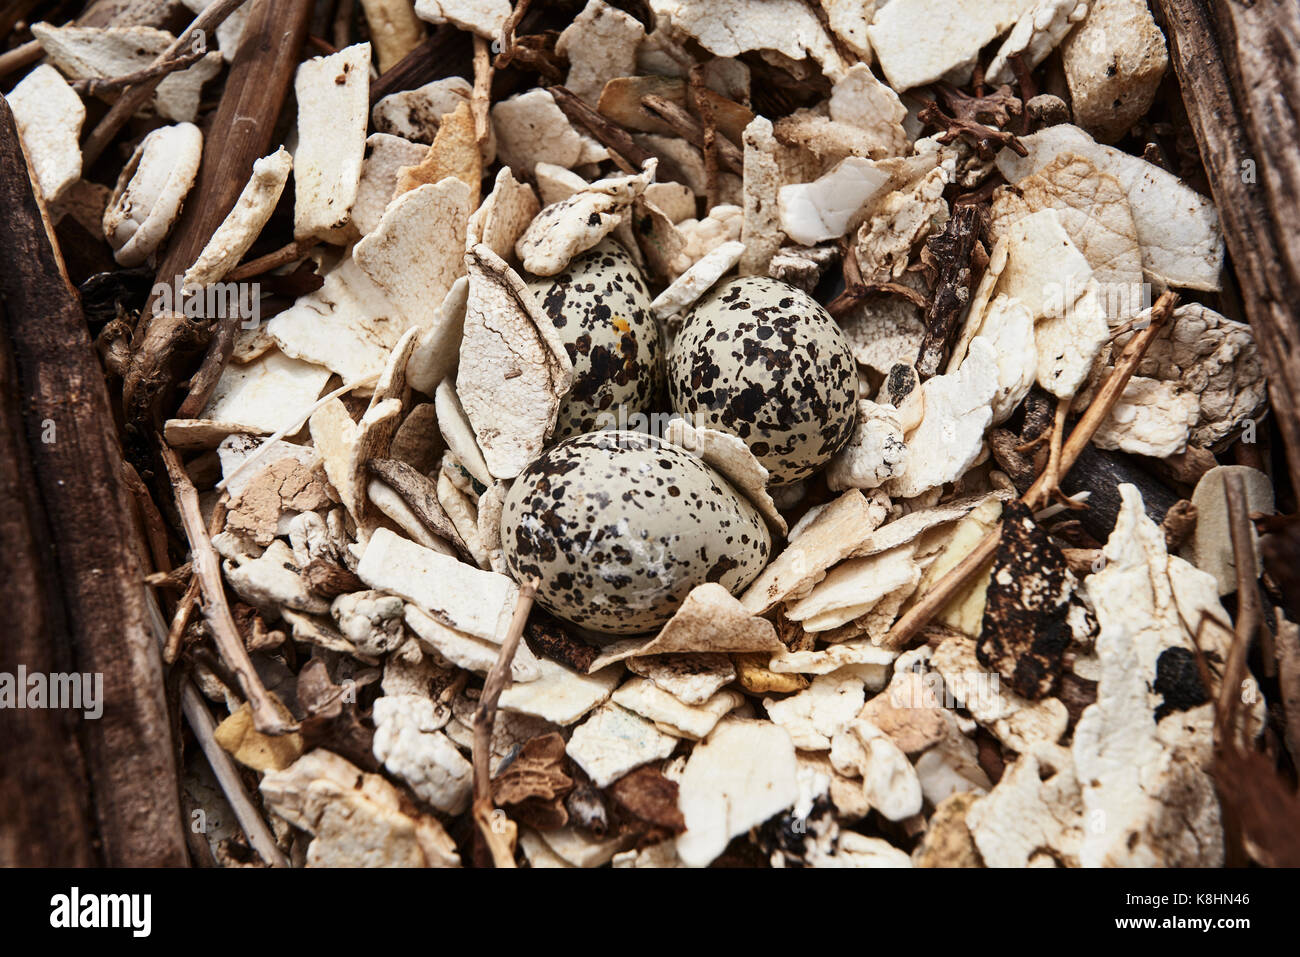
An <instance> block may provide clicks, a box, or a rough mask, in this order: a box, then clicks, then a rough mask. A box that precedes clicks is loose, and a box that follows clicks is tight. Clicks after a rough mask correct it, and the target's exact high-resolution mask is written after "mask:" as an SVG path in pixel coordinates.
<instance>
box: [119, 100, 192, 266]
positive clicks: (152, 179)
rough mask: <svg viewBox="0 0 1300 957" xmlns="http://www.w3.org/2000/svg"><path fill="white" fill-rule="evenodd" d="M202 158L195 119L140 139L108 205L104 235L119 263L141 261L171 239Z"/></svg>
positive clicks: (130, 263)
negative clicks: (171, 232) (170, 235)
mask: <svg viewBox="0 0 1300 957" xmlns="http://www.w3.org/2000/svg"><path fill="white" fill-rule="evenodd" d="M202 157H203V134H202V133H200V132H199V128H198V127H197V126H195V125H194V124H193V123H177V124H176V125H175V126H163V127H159V128H158V129H156V130H154V131H153V132H152V133H150V134H149V135H148V136H146V137H145V138H144V139H143V140H141V141H140V145H139V146H137V147H136V148H135V152H134V153H133V154H131V158H130V160H128V161H127V164H126V166H125V167H123V168H122V172H121V174H120V175H119V176H118V178H117V188H116V189H114V190H113V196H112V199H111V200H110V201H109V204H108V206H107V207H106V208H105V210H104V238H105V239H107V240H108V243H109V245H110V246H112V247H113V258H114V259H116V260H117V261H118V264H119V265H122V266H139V265H140V264H141V263H143V262H144V261H145V260H147V259H148V258H149V257H150V256H151V255H152V254H153V251H154V250H155V249H157V248H158V247H159V246H160V245H161V244H162V241H163V240H164V239H166V238H167V234H168V232H170V231H171V228H172V225H173V224H174V223H175V222H176V220H177V219H178V218H180V214H181V204H182V203H183V202H184V201H185V197H186V195H187V194H188V193H189V191H190V187H191V186H193V185H194V177H195V176H196V175H197V174H198V171H199V161H200V160H201V159H202Z"/></svg>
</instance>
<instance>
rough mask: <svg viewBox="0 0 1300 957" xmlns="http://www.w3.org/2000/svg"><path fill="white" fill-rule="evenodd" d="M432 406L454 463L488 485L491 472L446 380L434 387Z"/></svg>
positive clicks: (449, 383)
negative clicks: (434, 393) (435, 410)
mask: <svg viewBox="0 0 1300 957" xmlns="http://www.w3.org/2000/svg"><path fill="white" fill-rule="evenodd" d="M434 407H435V408H436V409H437V412H438V428H439V430H440V431H441V432H442V437H443V439H444V440H445V441H446V443H447V448H448V449H450V450H451V453H452V454H453V455H454V456H455V457H456V461H457V462H459V463H460V465H461V466H462V467H463V468H464V469H465V471H467V472H469V474H470V475H471V476H473V477H474V479H475V480H476V481H479V482H482V483H483V484H484V485H490V484H491V483H492V473H491V472H490V471H488V466H487V462H486V461H484V459H483V452H482V450H481V449H480V448H479V446H478V440H477V439H476V438H475V437H474V427H473V426H472V425H470V424H469V418H468V417H467V416H466V415H465V409H464V408H463V407H462V406H461V404H460V396H458V395H457V394H456V387H455V386H454V385H452V383H451V380H450V379H444V380H443V381H442V384H441V385H439V386H438V389H437V393H436V395H435V396H434Z"/></svg>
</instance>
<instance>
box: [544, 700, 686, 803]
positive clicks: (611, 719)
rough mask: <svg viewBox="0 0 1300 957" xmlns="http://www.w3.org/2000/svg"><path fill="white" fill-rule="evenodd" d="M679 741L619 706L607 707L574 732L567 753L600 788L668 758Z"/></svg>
mask: <svg viewBox="0 0 1300 957" xmlns="http://www.w3.org/2000/svg"><path fill="white" fill-rule="evenodd" d="M677 741H678V738H676V737H675V736H673V735H670V734H665V733H664V732H662V731H660V730H659V729H658V728H656V727H655V726H654V724H653V722H650V721H647V720H646V719H645V718H642V717H639V716H637V715H635V714H633V713H632V712H631V711H628V710H627V709H626V708H623V707H620V706H619V705H617V704H604V705H602V706H601V707H599V708H597V709H596V712H595V713H594V714H592V716H591V717H589V718H588V719H587V720H586V721H584V722H583V723H582V724H580V725H578V726H577V727H576V728H574V729H573V734H572V736H570V738H569V743H568V744H567V745H565V748H564V750H565V753H566V754H568V756H569V757H571V758H572V759H573V761H574V763H575V764H577V765H578V767H580V768H582V770H584V771H586V772H587V776H588V777H589V778H591V783H592V784H594V785H596V787H598V788H604V787H609V785H611V784H613V783H614V782H615V781H616V780H618V779H619V778H621V777H622V776H623V775H625V774H627V772H629V771H631V770H633V769H634V768H639V767H640V766H641V765H643V764H649V763H650V762H651V761H657V760H659V759H660V758H666V757H668V755H670V754H672V753H673V748H675V747H677Z"/></svg>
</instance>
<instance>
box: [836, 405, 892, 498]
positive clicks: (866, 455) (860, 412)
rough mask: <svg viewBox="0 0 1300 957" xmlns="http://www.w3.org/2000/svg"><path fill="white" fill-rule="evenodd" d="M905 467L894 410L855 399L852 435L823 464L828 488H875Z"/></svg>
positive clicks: (841, 489)
mask: <svg viewBox="0 0 1300 957" xmlns="http://www.w3.org/2000/svg"><path fill="white" fill-rule="evenodd" d="M906 468H907V443H906V442H904V440H903V427H902V423H901V420H900V418H899V412H898V409H896V408H894V407H893V406H892V405H878V404H877V403H875V402H872V401H871V400H870V399H859V400H858V409H857V417H856V419H855V420H854V424H853V435H852V436H850V437H849V441H848V442H847V443H846V444H845V446H844V448H842V449H840V450H839V452H837V453H836V454H835V458H833V459H831V461H830V464H829V465H828V466H827V467H826V484H827V485H828V486H829V487H830V489H831V490H832V491H836V492H838V491H843V490H844V489H846V488H860V489H871V488H879V487H880V486H881V485H883V484H885V482H887V481H889V480H890V479H891V478H894V477H895V476H897V475H900V474H902V472H903V471H904V470H905V469H906Z"/></svg>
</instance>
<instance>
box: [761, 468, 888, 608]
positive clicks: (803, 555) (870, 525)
mask: <svg viewBox="0 0 1300 957" xmlns="http://www.w3.org/2000/svg"><path fill="white" fill-rule="evenodd" d="M883 517H884V516H883V515H881V514H878V513H877V512H876V510H874V509H873V508H872V507H871V505H870V503H869V502H868V501H867V499H866V497H865V496H864V495H863V494H862V493H861V492H859V491H858V490H857V489H852V490H850V491H848V492H845V493H844V494H843V495H841V496H840V497H839V498H837V499H836V500H835V501H834V502H832V503H831V504H830V505H829V506H827V507H826V508H825V509H823V510H822V512H821V513H820V514H819V515H818V516H817V517H816V518H815V519H814V520H813V521H812V523H811V524H809V525H808V527H807V528H805V529H804V530H803V532H802V534H800V535H799V536H798V538H796V539H794V540H793V541H792V542H791V544H790V545H789V546H788V547H787V548H786V549H785V550H784V551H783V552H781V554H780V555H778V556H776V558H775V559H773V560H772V562H771V563H770V564H769V565H768V566H767V568H765V569H763V571H762V573H761V574H760V575H759V576H758V578H756V579H754V582H753V584H751V585H750V586H749V588H748V589H746V591H745V593H744V594H743V595H741V596H740V601H741V604H742V605H744V606H745V608H746V609H747V610H748V611H749V612H751V613H752V614H755V615H762V614H766V613H767V612H768V611H770V610H771V609H772V608H773V607H774V606H775V605H776V604H777V603H778V602H782V601H787V600H792V599H797V598H802V597H803V596H804V595H806V594H808V592H809V591H810V590H811V589H812V587H813V586H814V585H815V584H816V583H817V582H819V581H821V580H822V579H823V578H824V577H825V576H826V572H827V570H828V569H829V568H830V567H831V566H832V565H834V564H835V563H836V562H839V561H841V560H842V559H844V558H847V557H848V556H849V555H851V554H853V552H854V551H855V550H856V549H857V548H859V547H860V546H861V545H862V544H863V543H864V542H865V541H867V540H868V538H869V537H870V535H871V533H872V531H873V530H874V529H875V528H876V527H877V526H878V525H879V524H880V522H881V519H882V518H883Z"/></svg>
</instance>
